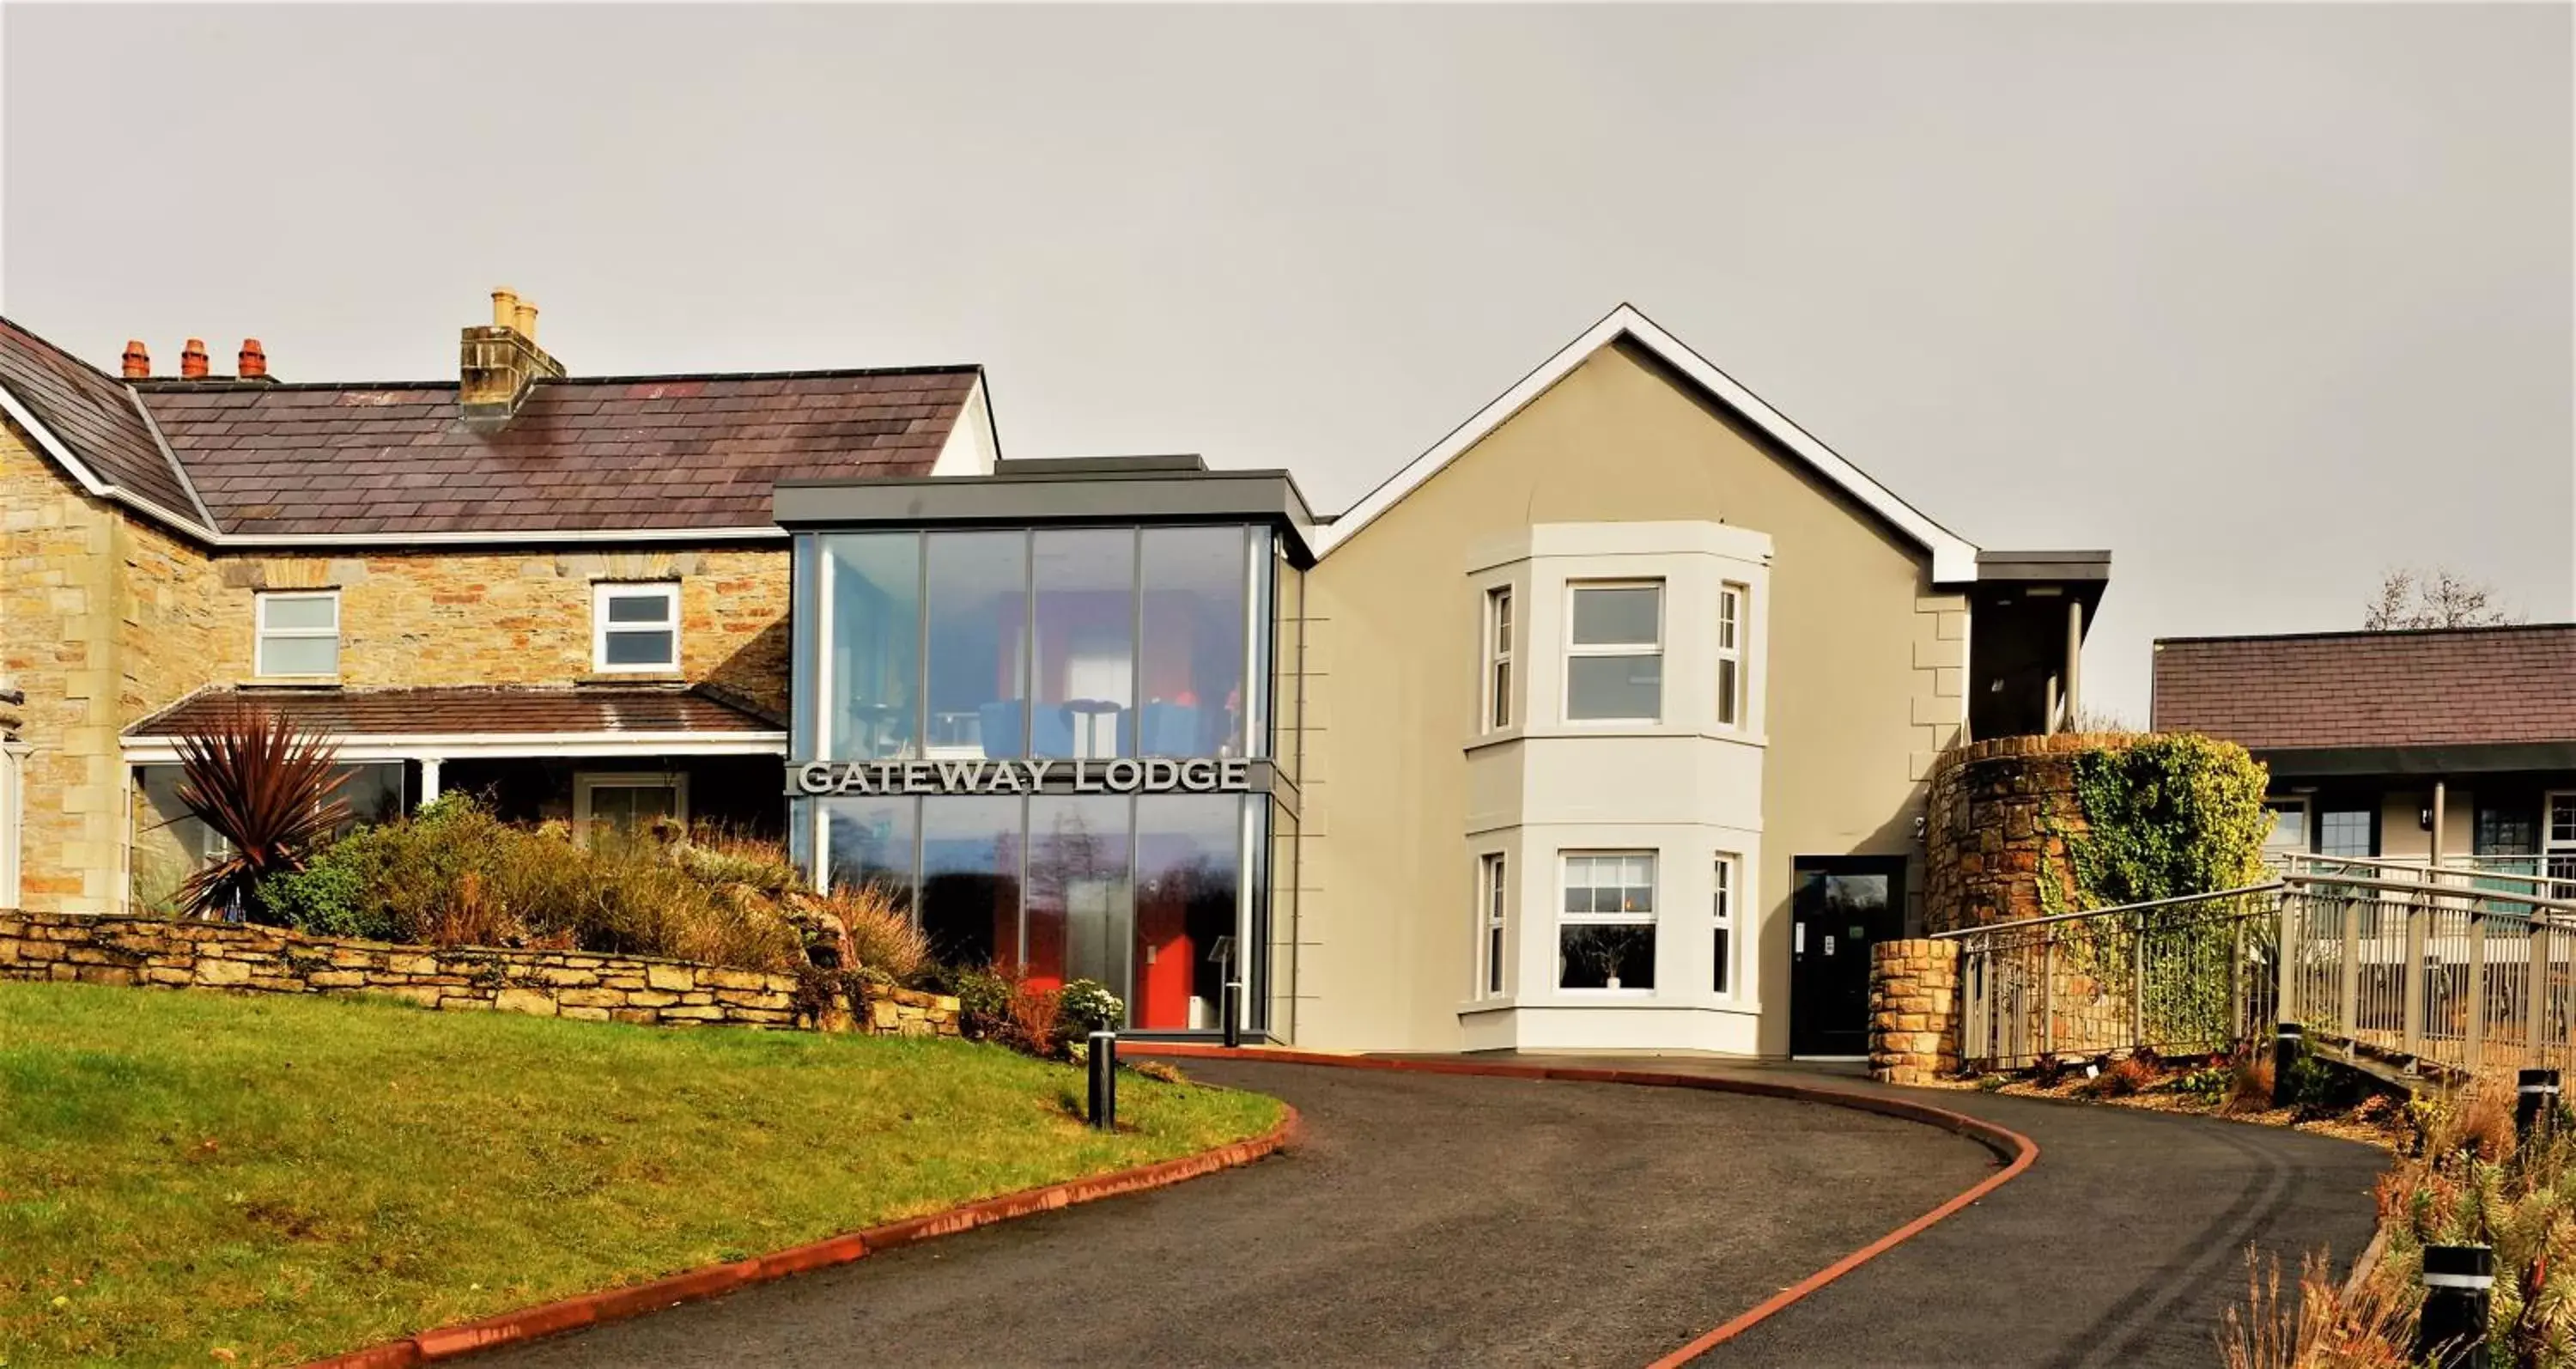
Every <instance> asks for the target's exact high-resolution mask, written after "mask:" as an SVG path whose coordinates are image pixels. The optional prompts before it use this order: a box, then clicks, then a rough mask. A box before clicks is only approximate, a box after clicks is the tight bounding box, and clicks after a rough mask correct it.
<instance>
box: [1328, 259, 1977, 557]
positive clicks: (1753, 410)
mask: <svg viewBox="0 0 2576 1369" xmlns="http://www.w3.org/2000/svg"><path fill="white" fill-rule="evenodd" d="M1622 337H1625V338H1627V339H1629V340H1630V341H1632V342H1635V343H1636V344H1637V345H1638V346H1640V347H1643V348H1645V349H1646V350H1647V351H1649V352H1652V353H1654V354H1655V356H1656V358H1657V359H1659V360H1661V361H1662V362H1663V363H1664V364H1666V365H1668V366H1670V367H1672V368H1673V369H1674V370H1676V371H1679V372H1681V373H1682V374H1683V375H1685V376H1687V377H1689V378H1690V380H1691V381H1692V383H1694V384H1696V385H1698V386H1699V387H1700V388H1702V389H1704V390H1706V391H1708V392H1709V393H1710V394H1711V395H1713V396H1715V397H1716V398H1717V399H1718V401H1719V402H1720V403H1723V404H1724V405H1726V406H1727V407H1728V408H1730V409H1733V410H1735V411H1736V412H1737V413H1740V414H1742V415H1744V417H1745V418H1746V419H1748V420H1750V421H1751V422H1752V423H1753V425H1754V426H1755V427H1757V428H1760V429H1761V430H1762V431H1763V432H1764V433H1765V434H1767V435H1769V436H1770V437H1771V439H1772V440H1773V441H1776V442H1778V443H1779V444H1780V445H1781V446H1783V447H1786V448H1788V449H1789V450H1790V451H1792V452H1794V453H1796V454H1797V455H1798V456H1799V457H1800V458H1801V459H1803V460H1805V461H1806V462H1807V464H1809V465H1811V466H1813V467H1815V468H1816V470H1817V471H1818V472H1819V473H1821V474H1822V475H1823V476H1824V477H1825V478H1826V479H1828V480H1831V481H1832V482H1834V483H1835V484H1836V485H1838V486H1840V487H1841V488H1842V489H1843V491H1844V492H1845V493H1847V494H1849V495H1851V496H1852V497H1853V498H1854V499H1857V500H1859V501H1860V503H1861V504H1862V505H1863V506H1864V507H1866V508H1868V509H1869V510H1870V511H1871V512H1873V513H1876V514H1877V515H1878V516H1879V517H1881V518H1884V519H1886V520H1887V521H1888V522H1890V523H1892V524H1894V525H1896V527H1897V528H1898V529H1899V530H1900V531H1902V532H1904V533H1905V535H1906V536H1908V537H1910V538H1912V539H1913V540H1914V541H1915V542H1916V543H1917V544H1919V545H1921V546H1922V547H1923V548H1924V549H1926V550H1928V551H1930V552H1931V553H1932V579H1933V582H1934V583H1936V584H1965V583H1968V582H1970V581H1973V580H1975V579H1976V578H1977V548H1976V547H1975V546H1974V545H1973V544H1971V543H1970V542H1968V541H1967V540H1966V539H1965V538H1962V537H1960V536H1959V535H1958V534H1957V533H1954V532H1951V531H1950V530H1949V529H1947V528H1944V527H1942V526H1941V525H1940V524H1938V523H1935V522H1933V521H1932V519H1931V518H1930V517H1928V516H1926V515H1925V514H1924V513H1923V512H1922V511H1921V510H1919V509H1917V508H1915V507H1914V506H1913V505H1911V504H1908V503H1906V502H1905V501H1904V500H1902V499H1899V498H1897V497H1896V495H1895V494H1893V493H1892V492H1890V491H1889V490H1888V489H1887V487H1886V486H1884V485H1881V484H1879V483H1878V482H1877V481H1875V480H1872V479H1870V478H1869V477H1868V476H1867V475H1864V474H1862V473H1861V471H1860V469H1859V468H1858V467H1856V466H1854V465H1852V464H1851V463H1850V462H1848V461H1845V460H1844V459H1843V458H1842V457H1841V456H1840V455H1839V454H1837V453H1836V452H1835V451H1834V450H1833V449H1832V448H1831V447H1828V446H1826V445H1825V444H1824V443H1823V442H1821V441H1819V440H1817V438H1816V437H1815V435H1814V434H1812V433H1809V432H1808V431H1807V430H1806V429H1804V428H1801V427H1799V426H1798V425H1797V424H1795V423H1792V422H1790V421H1789V420H1788V418H1787V417H1786V416H1784V415H1782V414H1781V413H1780V412H1779V411H1778V410H1776V409H1774V408H1772V407H1771V406H1770V405H1768V404H1765V403H1763V402H1762V401H1761V399H1759V398H1758V397H1756V396H1755V395H1754V394H1753V392H1752V391H1750V390H1747V389H1745V388H1744V387H1743V386H1742V385H1740V384H1738V383H1736V381H1735V379H1734V378H1733V377H1731V376H1729V375H1727V374H1726V373H1725V372H1724V371H1721V370H1719V369H1717V367H1716V366H1714V365H1712V364H1710V362H1709V360H1708V359H1707V358H1706V357H1703V356H1701V355H1700V354H1699V353H1697V352H1694V351H1692V350H1691V349H1690V348H1688V347H1686V346H1684V345H1682V343H1681V341H1680V340H1679V339H1677V338H1675V337H1674V336H1673V335H1672V334H1670V333H1667V332H1665V331H1664V330H1663V329H1662V328H1660V327H1658V326H1656V324H1655V323H1654V321H1653V320H1651V319H1649V318H1647V317H1646V316H1645V315H1643V314H1641V313H1638V312H1637V310H1636V309H1635V307H1634V306H1631V305H1626V304H1622V305H1620V306H1619V307H1618V308H1616V309H1613V310H1611V311H1610V313H1609V315H1608V316H1607V317H1605V318H1603V319H1602V320H1601V321H1600V322H1599V323H1596V324H1594V325H1592V326H1591V327H1590V328H1588V329H1586V330H1584V333H1583V336H1581V337H1578V338H1576V339H1575V340H1574V341H1572V342H1570V343H1568V344H1566V346H1565V347H1564V348H1563V349H1562V350H1560V351H1559V352H1557V354H1556V355H1554V356H1552V357H1550V358H1548V359H1547V361H1546V362H1545V363H1544V364H1542V365H1541V366H1540V367H1539V368H1538V369H1537V370H1535V371H1532V372H1530V373H1529V374H1528V375H1526V376H1523V377H1522V378H1521V380H1520V383H1519V384H1517V385H1514V386H1513V387H1512V388H1510V389H1508V390H1506V391H1504V392H1503V393H1502V395H1501V396H1500V397H1499V398H1497V399H1495V400H1494V402H1492V403H1491V404H1488V405H1486V406H1485V407H1484V408H1483V409H1481V410H1479V411H1477V413H1476V415H1475V416H1474V417H1473V418H1470V419H1468V420H1467V421H1466V422H1465V423H1462V424H1460V425H1459V426H1458V427H1457V429H1456V430H1454V431H1452V432H1451V433H1450V434H1449V435H1448V436H1447V437H1444V438H1442V439H1440V441H1439V442H1438V443H1437V444H1435V445H1434V446H1433V447H1432V448H1431V450H1429V451H1427V452H1424V453H1423V454H1422V455H1420V456H1418V457H1415V458H1414V459H1413V461H1412V462H1411V463H1410V464H1408V465H1407V466H1405V468H1404V469H1402V470H1400V471H1397V472H1396V473H1395V474H1394V475H1393V476H1392V477H1390V478H1389V479H1388V480H1387V481H1386V482H1385V483H1384V484H1382V485H1379V486H1378V487H1377V488H1376V489H1374V490H1371V491H1369V492H1368V494H1367V495H1365V496H1364V497H1362V498H1361V500H1360V501H1359V502H1358V503H1356V504H1354V505H1352V506H1351V507H1350V509H1349V511H1347V512H1345V513H1344V514H1342V516H1341V517H1339V518H1336V519H1334V520H1333V521H1332V522H1331V523H1328V524H1325V525H1323V526H1321V527H1319V528H1317V529H1316V537H1315V557H1316V559H1317V560H1322V559H1323V558H1324V557H1326V556H1329V555H1331V554H1332V553H1333V549H1334V548H1336V547H1339V546H1340V545H1341V544H1342V543H1344V542H1347V541H1349V540H1350V539H1351V538H1352V537H1353V536H1355V535H1357V534H1358V533H1359V531H1360V530H1361V529H1363V528H1365V527H1367V526H1368V525H1369V524H1370V522H1372V521H1374V520H1375V519H1376V518H1377V516H1378V515H1379V514H1382V513H1384V512H1386V511H1387V510H1388V509H1391V508H1393V507H1395V505H1396V504H1397V502H1398V501H1400V500H1402V499H1403V498H1404V497H1405V496H1406V495H1408V494H1411V493H1412V492H1413V491H1414V490H1415V489H1416V488H1418V487H1419V486H1420V485H1421V484H1422V483H1423V482H1424V481H1427V480H1429V479H1430V478H1431V477H1432V476H1434V475H1437V474H1439V473H1440V471H1441V470H1442V469H1444V468H1446V467H1447V466H1448V465H1449V463H1450V462H1452V461H1455V460H1457V459H1458V458H1459V457H1460V456H1461V455H1463V454H1465V452H1466V451H1467V449H1468V448H1470V447H1473V446H1475V445H1476V444H1477V443H1479V442H1481V441H1483V440H1484V439H1485V437H1486V436H1487V435H1488V434H1490V433H1492V432H1493V431H1494V430H1495V429H1496V428H1499V427H1501V426H1502V425H1503V424H1504V423H1505V422H1506V421H1507V420H1509V419H1510V418H1511V417H1512V415H1514V414H1517V413H1519V412H1520V411H1521V410H1522V409H1524V408H1527V407H1528V406H1529V405H1530V403H1531V402H1532V401H1533V400H1536V399H1537V398H1538V397H1539V396H1540V395H1542V394H1545V393H1547V391H1548V389H1549V388H1550V387H1552V386H1554V385H1555V384H1556V383H1557V382H1558V381H1560V380H1563V379H1564V378H1565V377H1566V376H1568V375H1570V374H1572V373H1573V371H1574V369H1575V368H1576V367H1578V366H1580V365H1582V364H1583V363H1584V361H1585V360H1587V359H1588V358H1590V357H1591V356H1592V354H1593V353H1595V352H1598V351H1600V350H1601V349H1602V348H1604V347H1607V346H1609V345H1611V344H1612V343H1614V342H1617V341H1618V340H1619V339H1620V338H1622Z"/></svg>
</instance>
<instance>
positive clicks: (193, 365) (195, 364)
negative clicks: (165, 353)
mask: <svg viewBox="0 0 2576 1369" xmlns="http://www.w3.org/2000/svg"><path fill="white" fill-rule="evenodd" d="M179 378H180V379H181V380H203V379H205V378H206V340H205V339H204V338H193V337H192V338H190V339H188V345H187V346H186V347H183V348H181V349H180V350H179Z"/></svg>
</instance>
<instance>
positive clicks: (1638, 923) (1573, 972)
mask: <svg viewBox="0 0 2576 1369" xmlns="http://www.w3.org/2000/svg"><path fill="white" fill-rule="evenodd" d="M1563 859H1564V862H1565V904H1564V912H1563V914H1562V915H1561V917H1560V918H1559V920H1558V923H1557V971H1556V986H1557V987H1558V988H1560V989H1652V988H1653V987H1655V853H1654V852H1652V851H1595V852H1583V853H1574V852H1568V853H1566V855H1565V856H1564V857H1563Z"/></svg>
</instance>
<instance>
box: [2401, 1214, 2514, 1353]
mask: <svg viewBox="0 0 2576 1369" xmlns="http://www.w3.org/2000/svg"><path fill="white" fill-rule="evenodd" d="M2494 1286H2495V1249H2494V1247H2492V1246H2483V1245H2428V1246H2426V1247H2424V1315H2423V1319H2422V1320H2421V1321H2420V1322H2418V1323H2417V1325H2416V1330H2415V1362H2416V1363H2417V1364H2426V1365H2431V1366H2432V1369H2487V1293H2488V1290H2489V1289H2491V1288H2493V1287H2494Z"/></svg>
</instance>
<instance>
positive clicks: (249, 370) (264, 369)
mask: <svg viewBox="0 0 2576 1369" xmlns="http://www.w3.org/2000/svg"><path fill="white" fill-rule="evenodd" d="M239 361H240V365H239V366H238V367H236V368H235V369H236V370H238V371H239V372H240V373H241V378H242V379H244V380H257V379H259V378H260V377H262V376H265V375H267V374H268V353H267V352H266V351H265V350H263V349H262V348H261V347H260V345H259V339H258V338H255V337H246V338H243V339H242V345H241V356H240V358H239Z"/></svg>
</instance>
